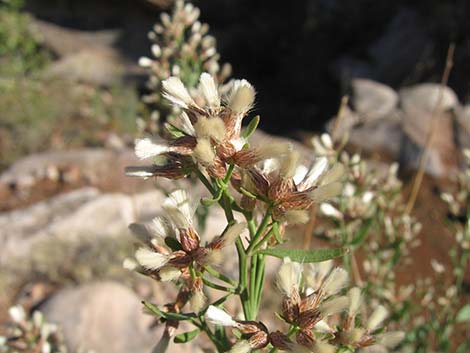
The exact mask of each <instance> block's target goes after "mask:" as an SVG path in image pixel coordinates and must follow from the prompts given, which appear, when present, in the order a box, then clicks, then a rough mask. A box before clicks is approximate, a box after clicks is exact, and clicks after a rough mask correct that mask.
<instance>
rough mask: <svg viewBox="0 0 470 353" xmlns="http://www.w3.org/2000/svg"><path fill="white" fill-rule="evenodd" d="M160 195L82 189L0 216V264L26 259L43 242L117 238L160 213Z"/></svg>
mask: <svg viewBox="0 0 470 353" xmlns="http://www.w3.org/2000/svg"><path fill="white" fill-rule="evenodd" d="M164 197H165V196H164V194H163V193H162V192H161V191H158V190H157V191H149V192H144V193H140V194H136V195H124V194H100V193H99V192H98V191H97V190H96V189H91V188H85V189H80V190H76V191H73V192H71V193H68V194H63V195H59V196H56V197H54V198H52V199H50V200H46V201H42V202H39V203H37V204H35V205H33V206H30V207H27V208H24V209H20V210H15V211H11V212H5V213H0V244H1V247H0V263H6V262H8V260H9V259H11V258H15V257H21V256H27V255H28V253H29V252H30V251H31V250H32V249H33V248H34V245H35V244H38V243H39V242H41V241H45V240H47V239H65V240H71V241H75V240H77V239H81V238H83V237H91V238H93V237H117V236H121V235H125V234H128V230H127V227H128V225H129V224H130V223H132V222H136V221H147V220H150V219H151V218H152V217H154V216H155V215H157V214H158V213H159V212H160V205H161V204H162V202H163V199H164Z"/></svg>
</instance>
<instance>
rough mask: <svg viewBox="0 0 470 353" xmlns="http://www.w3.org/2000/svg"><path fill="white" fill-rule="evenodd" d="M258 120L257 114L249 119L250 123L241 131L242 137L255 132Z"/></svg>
mask: <svg viewBox="0 0 470 353" xmlns="http://www.w3.org/2000/svg"><path fill="white" fill-rule="evenodd" d="M259 120H260V118H259V115H257V116H255V117H254V118H253V119H251V121H250V123H249V124H248V125H247V127H246V128H245V130H244V131H243V133H242V136H243V137H244V138H248V137H250V136H251V135H252V134H253V132H255V130H256V128H257V127H258V124H259Z"/></svg>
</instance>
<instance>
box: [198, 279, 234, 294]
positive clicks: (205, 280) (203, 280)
mask: <svg viewBox="0 0 470 353" xmlns="http://www.w3.org/2000/svg"><path fill="white" fill-rule="evenodd" d="M202 282H203V283H204V284H205V285H206V286H208V287H211V288H214V289H217V290H220V291H222V292H226V293H233V294H235V293H236V292H237V291H236V289H234V288H228V287H224V286H220V285H218V284H215V283H212V282H211V281H209V280H208V279H207V278H204V277H203V278H202Z"/></svg>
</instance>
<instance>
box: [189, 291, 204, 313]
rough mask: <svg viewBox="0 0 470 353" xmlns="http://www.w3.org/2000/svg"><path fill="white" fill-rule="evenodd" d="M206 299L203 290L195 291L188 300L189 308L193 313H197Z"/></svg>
mask: <svg viewBox="0 0 470 353" xmlns="http://www.w3.org/2000/svg"><path fill="white" fill-rule="evenodd" d="M206 301H207V297H206V296H205V295H204V292H203V291H202V290H197V291H195V292H194V293H193V295H192V296H191V299H190V300H189V305H190V306H191V310H192V311H194V312H195V313H198V312H199V311H201V309H202V308H203V307H204V305H205V304H206Z"/></svg>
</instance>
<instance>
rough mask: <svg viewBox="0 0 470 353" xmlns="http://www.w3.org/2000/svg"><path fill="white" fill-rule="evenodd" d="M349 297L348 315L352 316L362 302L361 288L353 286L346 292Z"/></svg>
mask: <svg viewBox="0 0 470 353" xmlns="http://www.w3.org/2000/svg"><path fill="white" fill-rule="evenodd" d="M348 298H349V309H348V311H349V316H351V317H353V316H355V315H356V314H357V312H358V311H359V308H360V306H361V304H362V296H361V290H360V289H359V288H358V287H353V288H351V289H350V290H349V292H348Z"/></svg>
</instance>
